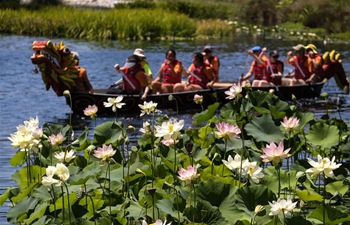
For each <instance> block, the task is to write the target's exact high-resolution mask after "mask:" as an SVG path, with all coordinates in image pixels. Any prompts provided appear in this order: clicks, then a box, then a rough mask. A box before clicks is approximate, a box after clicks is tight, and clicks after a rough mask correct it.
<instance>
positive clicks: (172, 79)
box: [163, 59, 181, 84]
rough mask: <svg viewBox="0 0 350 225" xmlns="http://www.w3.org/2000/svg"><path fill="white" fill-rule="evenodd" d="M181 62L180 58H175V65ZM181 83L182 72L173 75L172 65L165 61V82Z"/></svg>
mask: <svg viewBox="0 0 350 225" xmlns="http://www.w3.org/2000/svg"><path fill="white" fill-rule="evenodd" d="M178 63H181V61H180V60H176V59H175V60H174V62H173V65H174V66H175V65H176V64H178ZM176 83H181V74H180V75H179V76H173V75H171V67H170V65H169V64H167V63H165V61H164V68H163V84H176Z"/></svg>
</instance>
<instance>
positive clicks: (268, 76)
mask: <svg viewBox="0 0 350 225" xmlns="http://www.w3.org/2000/svg"><path fill="white" fill-rule="evenodd" d="M278 65H282V72H281V73H283V66H284V64H283V62H282V61H281V60H276V62H273V63H271V61H270V62H269V65H268V66H267V67H266V71H265V73H264V76H263V80H265V81H267V82H272V83H274V79H273V77H271V75H272V73H271V69H272V72H273V73H278V70H277V67H278Z"/></svg>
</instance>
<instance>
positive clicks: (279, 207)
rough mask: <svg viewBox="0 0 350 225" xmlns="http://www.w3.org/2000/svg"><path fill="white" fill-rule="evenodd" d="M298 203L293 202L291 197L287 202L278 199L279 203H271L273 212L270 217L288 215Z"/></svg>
mask: <svg viewBox="0 0 350 225" xmlns="http://www.w3.org/2000/svg"><path fill="white" fill-rule="evenodd" d="M297 203H298V202H292V200H291V198H290V196H289V197H288V198H287V200H285V199H277V202H276V201H273V202H272V203H271V202H269V204H270V206H271V211H270V213H269V215H270V216H274V215H278V214H279V213H283V214H287V213H289V212H291V211H292V210H293V209H294V208H295V206H296V204H297Z"/></svg>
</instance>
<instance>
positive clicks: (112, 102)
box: [103, 96, 125, 112]
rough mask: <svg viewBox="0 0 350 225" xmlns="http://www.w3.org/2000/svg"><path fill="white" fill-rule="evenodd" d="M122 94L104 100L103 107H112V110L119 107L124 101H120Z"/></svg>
mask: <svg viewBox="0 0 350 225" xmlns="http://www.w3.org/2000/svg"><path fill="white" fill-rule="evenodd" d="M122 100H123V96H118V97H117V98H108V99H107V101H108V102H104V103H103V105H104V106H105V107H112V111H113V112H116V111H117V108H118V109H120V108H121V107H122V106H123V105H125V103H122V102H121V101H122Z"/></svg>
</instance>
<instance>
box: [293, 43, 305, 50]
mask: <svg viewBox="0 0 350 225" xmlns="http://www.w3.org/2000/svg"><path fill="white" fill-rule="evenodd" d="M293 49H294V50H295V51H304V50H305V46H304V45H302V44H298V45H296V46H293Z"/></svg>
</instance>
